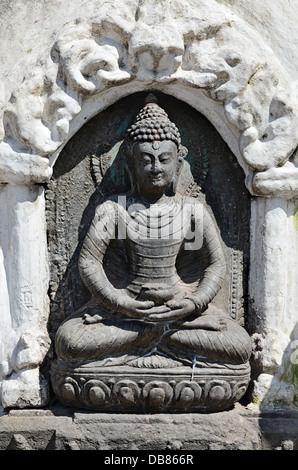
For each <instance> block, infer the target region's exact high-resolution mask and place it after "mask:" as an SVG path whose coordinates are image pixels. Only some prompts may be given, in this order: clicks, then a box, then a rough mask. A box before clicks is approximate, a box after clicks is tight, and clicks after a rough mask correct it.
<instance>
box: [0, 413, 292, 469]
mask: <svg viewBox="0 0 298 470" xmlns="http://www.w3.org/2000/svg"><path fill="white" fill-rule="evenodd" d="M297 426H298V417H297V413H296V414H295V413H293V412H292V413H291V412H290V413H289V412H287V411H284V410H279V411H278V412H274V413H272V412H271V413H270V412H266V413H264V412H262V413H261V412H260V410H259V409H254V410H249V409H248V408H245V407H241V406H240V405H238V406H237V407H236V408H235V409H233V410H230V411H225V412H221V413H211V414H210V413H208V414H196V413H194V414H191V415H190V414H164V415H156V414H153V415H142V414H132V415H127V414H120V415H119V414H110V413H108V414H107V413H89V412H84V411H81V410H73V411H70V410H69V409H68V410H67V409H61V408H59V407H57V408H56V407H54V408H52V409H51V410H15V411H11V412H10V413H8V414H6V415H5V416H2V417H0V449H1V450H102V451H103V454H98V459H99V461H101V460H102V459H103V458H104V456H105V455H107V456H111V452H113V451H118V450H119V451H127V452H128V453H127V454H125V455H138V454H137V453H136V454H130V453H129V451H146V452H149V451H158V450H160V451H162V452H163V453H166V452H167V451H171V452H175V451H176V452H177V453H179V452H182V453H183V451H185V453H188V454H190V455H191V452H192V451H196V450H281V449H282V450H297V449H298V440H297ZM104 451H105V452H106V453H105V452H104ZM115 455H117V454H115Z"/></svg>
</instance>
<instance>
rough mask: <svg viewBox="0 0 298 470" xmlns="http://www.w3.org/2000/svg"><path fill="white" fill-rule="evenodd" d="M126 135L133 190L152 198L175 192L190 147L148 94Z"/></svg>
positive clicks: (129, 171) (127, 159)
mask: <svg viewBox="0 0 298 470" xmlns="http://www.w3.org/2000/svg"><path fill="white" fill-rule="evenodd" d="M146 101H147V102H146V105H145V107H144V108H143V109H142V110H141V111H140V113H139V114H138V116H137V117H136V119H135V121H134V123H133V124H132V126H131V127H130V128H129V129H128V130H127V133H126V138H125V148H126V169H127V172H128V175H129V177H130V181H131V186H132V192H136V191H138V192H140V193H141V194H142V195H143V196H144V197H146V198H148V199H150V197H152V198H158V197H160V196H161V195H163V194H174V193H175V191H176V186H177V182H178V178H179V175H180V172H181V170H182V166H183V161H184V158H185V157H186V155H187V149H186V148H185V147H183V146H182V145H181V138H180V134H179V131H178V129H177V127H176V125H175V124H174V123H173V122H171V121H170V119H169V118H168V115H167V114H166V113H165V111H164V110H163V109H162V108H161V107H160V106H158V104H157V103H156V99H155V97H154V95H152V94H151V95H149V96H148V98H147V100H146Z"/></svg>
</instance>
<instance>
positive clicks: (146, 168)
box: [132, 140, 178, 198]
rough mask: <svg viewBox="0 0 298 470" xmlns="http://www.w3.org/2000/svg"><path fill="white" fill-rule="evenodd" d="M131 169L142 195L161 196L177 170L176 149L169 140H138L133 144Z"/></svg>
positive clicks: (149, 196)
mask: <svg viewBox="0 0 298 470" xmlns="http://www.w3.org/2000/svg"><path fill="white" fill-rule="evenodd" d="M132 157H133V158H132V160H133V170H134V175H135V178H136V180H137V182H138V184H139V188H140V190H141V193H142V195H143V196H145V197H147V198H152V197H153V198H155V197H160V196H162V195H163V194H164V193H165V191H166V189H167V188H168V187H169V185H170V184H171V182H172V181H173V178H174V176H175V174H176V171H177V165H178V150H177V146H176V144H175V143H174V142H172V141H170V140H163V141H161V142H160V141H155V142H153V143H152V142H138V143H135V144H134V146H133V153H132Z"/></svg>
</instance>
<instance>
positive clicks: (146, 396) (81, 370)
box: [51, 361, 250, 412]
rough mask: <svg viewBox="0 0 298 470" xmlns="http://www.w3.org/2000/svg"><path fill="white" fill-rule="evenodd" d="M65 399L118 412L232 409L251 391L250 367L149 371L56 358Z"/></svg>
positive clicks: (55, 378)
mask: <svg viewBox="0 0 298 470" xmlns="http://www.w3.org/2000/svg"><path fill="white" fill-rule="evenodd" d="M51 377H52V385H53V389H54V392H55V394H56V396H57V397H58V399H59V400H60V401H61V403H63V404H65V405H67V406H72V407H79V408H85V409H92V410H98V411H104V410H109V411H116V412H127V411H130V412H175V411H179V412H181V411H187V412H197V411H199V412H209V411H222V410H226V409H229V408H230V407H231V406H233V404H234V403H235V402H237V401H239V400H240V399H241V398H242V397H243V395H244V394H245V392H246V389H247V387H248V384H249V380H250V367H249V365H248V364H247V365H244V366H232V365H231V366H230V367H229V368H228V367H227V366H225V367H224V366H222V367H221V368H220V367H219V365H217V366H214V367H208V368H207V367H204V368H203V367H202V368H195V369H194V370H192V369H191V368H190V367H175V368H171V369H145V368H136V367H128V366H114V367H96V366H95V365H92V363H89V364H86V365H84V366H82V367H75V368H72V369H71V368H70V366H69V364H67V365H66V364H63V363H62V362H61V361H56V362H55V363H54V364H53V366H52V371H51Z"/></svg>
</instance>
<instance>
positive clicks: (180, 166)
mask: <svg viewBox="0 0 298 470" xmlns="http://www.w3.org/2000/svg"><path fill="white" fill-rule="evenodd" d="M187 154H188V150H187V148H186V147H183V146H182V145H180V147H179V150H178V161H177V168H176V172H175V176H174V178H173V181H172V184H171V189H172V193H173V194H176V190H177V186H178V182H179V178H180V175H181V173H182V170H183V166H184V159H185V157H186V156H187Z"/></svg>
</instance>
